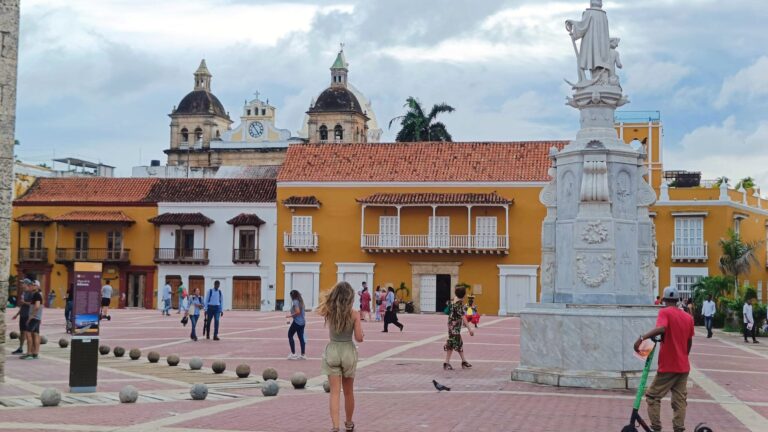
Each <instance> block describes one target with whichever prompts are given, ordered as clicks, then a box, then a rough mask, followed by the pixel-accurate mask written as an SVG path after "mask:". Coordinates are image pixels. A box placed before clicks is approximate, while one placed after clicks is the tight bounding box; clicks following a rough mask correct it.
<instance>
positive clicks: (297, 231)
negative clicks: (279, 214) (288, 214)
mask: <svg viewBox="0 0 768 432" xmlns="http://www.w3.org/2000/svg"><path fill="white" fill-rule="evenodd" d="M292 222H293V224H292V225H291V245H292V246H307V247H309V246H313V243H314V233H313V232H312V216H294V217H293V220H292Z"/></svg>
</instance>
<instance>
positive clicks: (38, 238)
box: [29, 230, 43, 250]
mask: <svg viewBox="0 0 768 432" xmlns="http://www.w3.org/2000/svg"><path fill="white" fill-rule="evenodd" d="M29 248H30V249H31V250H40V249H42V248H43V232H42V231H38V230H32V231H30V232H29Z"/></svg>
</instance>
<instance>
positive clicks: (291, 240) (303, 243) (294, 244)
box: [283, 233, 317, 251]
mask: <svg viewBox="0 0 768 432" xmlns="http://www.w3.org/2000/svg"><path fill="white" fill-rule="evenodd" d="M283 245H284V247H285V250H294V251H316V250H317V233H312V234H309V233H306V234H305V233H283Z"/></svg>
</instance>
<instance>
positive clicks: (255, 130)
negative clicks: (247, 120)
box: [248, 121, 264, 138]
mask: <svg viewBox="0 0 768 432" xmlns="http://www.w3.org/2000/svg"><path fill="white" fill-rule="evenodd" d="M263 133H264V125H263V124H261V122H259V121H255V122H253V123H251V125H250V126H248V134H249V135H251V136H252V137H254V138H258V137H260V136H261V134H263Z"/></svg>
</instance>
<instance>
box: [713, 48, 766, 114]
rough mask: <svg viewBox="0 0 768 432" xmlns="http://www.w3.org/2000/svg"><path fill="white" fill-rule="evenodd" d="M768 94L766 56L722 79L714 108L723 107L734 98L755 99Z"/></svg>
mask: <svg viewBox="0 0 768 432" xmlns="http://www.w3.org/2000/svg"><path fill="white" fill-rule="evenodd" d="M765 96H768V57H766V56H763V57H760V58H759V59H757V61H755V63H753V64H752V65H750V66H748V67H746V68H744V69H742V70H740V71H738V72H737V73H736V74H735V75H733V76H730V77H728V78H726V79H725V80H724V81H723V87H722V88H721V89H720V95H719V96H718V98H717V100H716V101H715V107H716V108H724V107H725V106H727V105H728V104H730V103H731V102H732V101H733V100H734V99H739V98H741V99H742V102H743V101H744V100H756V99H759V98H764V97H765Z"/></svg>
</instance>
